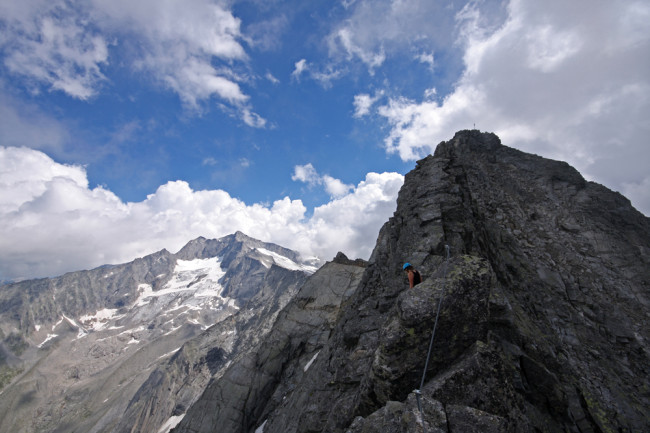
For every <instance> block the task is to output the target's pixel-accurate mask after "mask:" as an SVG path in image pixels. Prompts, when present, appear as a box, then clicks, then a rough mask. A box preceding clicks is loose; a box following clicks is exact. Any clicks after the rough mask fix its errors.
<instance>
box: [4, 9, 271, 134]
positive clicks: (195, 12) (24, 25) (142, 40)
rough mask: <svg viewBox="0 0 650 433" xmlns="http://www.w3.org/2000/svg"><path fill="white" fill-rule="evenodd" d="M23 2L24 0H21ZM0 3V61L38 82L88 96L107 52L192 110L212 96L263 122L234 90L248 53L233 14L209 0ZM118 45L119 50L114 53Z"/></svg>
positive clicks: (36, 85)
mask: <svg viewBox="0 0 650 433" xmlns="http://www.w3.org/2000/svg"><path fill="white" fill-rule="evenodd" d="M23 3H24V2H23ZM30 4H31V6H26V5H23V4H18V3H8V2H4V4H3V5H2V9H0V10H1V11H2V12H3V14H2V15H0V16H2V18H0V22H1V23H2V24H4V26H5V29H6V30H7V32H6V33H7V36H5V37H3V38H1V39H0V45H1V46H2V47H3V49H4V50H5V52H6V57H5V65H6V66H7V67H8V69H9V70H10V71H11V72H12V73H14V74H15V75H18V76H24V77H26V78H27V79H28V81H27V83H28V84H29V85H31V87H32V88H33V90H34V91H38V89H39V87H40V86H45V87H48V88H50V89H52V90H60V91H62V92H64V93H66V94H68V95H69V96H72V97H75V98H79V99H88V98H90V97H92V96H94V95H96V94H97V93H98V91H99V90H100V88H101V85H102V83H103V82H104V81H106V78H105V76H104V74H103V73H102V68H103V67H105V66H106V65H107V64H108V63H109V60H110V58H118V59H119V61H120V62H126V63H127V64H128V65H130V66H131V67H133V68H134V69H135V70H138V71H139V72H145V73H147V74H149V76H150V77H153V79H154V82H155V83H158V84H159V85H161V86H164V87H166V88H169V89H171V90H172V91H174V92H175V93H177V94H178V96H179V97H180V99H181V101H182V102H183V104H184V105H185V106H186V107H188V108H191V109H193V110H197V109H199V108H200V104H201V103H203V102H205V101H207V100H209V99H210V98H211V97H217V98H219V99H222V100H224V101H226V102H227V103H229V104H230V105H231V106H233V107H235V108H236V111H237V112H238V113H239V114H240V116H241V117H242V119H243V120H244V122H245V123H247V124H248V125H250V126H253V127H262V126H264V124H265V121H264V119H262V118H261V117H260V116H259V115H257V114H255V115H254V116H252V115H251V107H250V106H249V102H248V101H249V99H250V97H249V96H248V95H247V94H246V93H245V92H244V91H243V90H242V89H241V83H242V82H245V81H246V80H247V78H245V74H238V73H237V68H238V65H246V63H247V61H248V56H247V54H246V52H245V50H244V48H243V46H242V44H241V43H240V40H243V36H242V34H241V31H240V20H239V19H238V18H236V17H235V16H234V15H233V14H232V12H231V11H230V10H228V9H227V8H226V6H225V5H223V4H221V3H214V2H212V1H210V0H188V1H184V2H159V1H156V0H141V1H138V2H132V1H128V0H115V1H110V2H106V1H100V0H94V1H90V2H83V1H62V0H58V1H57V0H54V1H51V2H39V1H37V0H35V1H34V2H30ZM118 51H119V55H117V53H118Z"/></svg>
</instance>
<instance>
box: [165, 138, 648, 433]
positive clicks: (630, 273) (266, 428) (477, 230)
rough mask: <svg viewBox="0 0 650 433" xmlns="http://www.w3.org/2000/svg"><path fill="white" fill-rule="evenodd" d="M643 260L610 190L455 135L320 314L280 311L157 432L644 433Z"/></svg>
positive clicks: (635, 224) (413, 178)
mask: <svg viewBox="0 0 650 433" xmlns="http://www.w3.org/2000/svg"><path fill="white" fill-rule="evenodd" d="M445 246H449V248H450V251H451V256H450V257H449V258H448V257H447V256H446V254H445V251H446V250H445ZM649 248H650V220H649V219H648V218H647V217H645V216H643V215H642V214H641V213H639V212H638V211H636V210H635V209H634V208H633V207H632V206H631V205H630V203H629V201H628V200H627V199H625V198H624V197H623V196H621V195H620V194H618V193H615V192H612V191H610V190H608V189H606V188H604V187H603V186H601V185H598V184H595V183H592V182H587V181H585V180H584V178H583V177H582V176H581V175H580V174H579V173H578V172H577V171H576V170H575V169H573V168H572V167H570V166H569V165H568V164H566V163H564V162H558V161H552V160H548V159H544V158H541V157H538V156H535V155H530V154H526V153H524V152H520V151H518V150H515V149H512V148H509V147H507V146H504V145H502V144H501V142H500V140H499V138H498V137H497V136H496V135H494V134H489V133H481V132H479V131H476V130H474V131H461V132H459V133H457V134H456V135H455V136H454V138H453V139H451V140H449V141H447V142H442V143H440V144H439V145H438V147H437V150H436V152H435V154H434V155H432V156H429V157H427V158H425V159H423V160H421V161H418V164H417V166H416V168H415V169H414V170H413V171H411V172H410V173H408V174H407V176H406V178H405V183H404V186H403V188H402V190H401V191H400V194H399V198H398V205H397V210H396V212H395V214H394V215H393V217H392V218H390V220H389V221H388V222H387V223H386V224H385V225H384V227H383V228H382V229H381V231H380V233H379V236H378V240H377V245H376V247H375V249H374V251H373V254H372V256H371V258H370V261H369V264H368V266H367V268H366V269H365V271H364V272H363V275H362V276H361V279H360V282H359V284H358V286H357V287H356V288H353V287H352V286H350V285H348V286H346V289H345V290H344V292H345V293H346V294H345V296H344V297H343V300H342V302H341V304H340V310H339V311H338V312H337V314H336V318H335V319H334V320H332V319H333V317H332V316H330V317H329V318H328V320H327V326H326V327H324V325H325V322H321V323H320V324H319V325H318V326H316V327H315V328H313V329H312V328H311V326H304V327H300V326H298V327H296V326H294V325H292V323H303V321H301V320H296V319H294V318H292V317H299V315H297V313H292V314H289V312H288V310H287V312H286V313H285V312H284V311H283V312H282V313H281V314H280V315H279V316H278V320H277V321H276V323H275V325H274V327H273V329H272V330H271V332H270V333H269V335H277V336H278V337H277V338H270V339H268V340H266V341H265V344H263V345H261V346H260V347H258V348H252V351H251V352H250V353H249V354H247V355H246V356H244V357H243V358H242V361H241V364H233V365H231V366H230V367H229V368H228V369H227V370H225V372H224V374H223V376H222V377H220V378H215V379H214V380H213V381H212V382H211V383H210V385H209V386H208V387H207V388H206V391H205V392H204V394H203V395H202V396H201V397H200V398H199V399H198V400H197V401H196V403H195V404H194V405H193V406H192V407H191V408H190V410H189V411H188V412H187V414H186V415H185V417H184V418H183V419H182V421H181V422H180V423H179V424H178V426H177V427H176V428H175V429H174V430H173V432H175V433H179V432H183V433H185V432H187V433H189V432H192V433H197V432H205V433H207V432H211V431H215V430H214V429H215V426H220V429H219V431H223V432H265V433H269V432H272V433H276V432H278V433H279V432H283V433H287V432H352V433H362V432H363V433H368V432H383V433H386V432H388V433H390V432H420V431H424V428H426V431H427V432H448V433H458V432H488V433H489V432H540V431H545V432H576V433H577V432H580V433H589V432H593V433H605V432H645V431H650V416H649V415H648V414H649V413H650V411H649V410H648V409H649V408H650V393H649V391H648V390H649V389H650V383H649V379H648V378H649V377H650V371H649V370H650V367H649V366H650V362H649V358H650V344H649V338H650V327H649V326H648V320H649V317H650V310H649V307H650V304H649V301H650V299H649V298H650V266H649V264H650V249H649ZM405 261H409V262H410V263H412V264H414V265H415V267H416V268H418V269H419V270H420V272H421V273H422V274H423V276H424V281H423V282H422V283H421V284H420V285H418V286H416V288H414V289H413V290H409V289H407V288H406V287H405V280H406V279H405V276H404V275H403V273H402V271H401V265H402V263H403V262H405ZM316 276H317V274H315V275H314V276H313V277H312V279H314V278H316ZM348 281H350V282H351V281H352V280H348ZM309 284H312V282H311V279H310V282H308V284H307V285H306V286H305V287H307V286H309ZM303 290H305V288H303ZM339 292H341V290H339ZM299 296H306V293H305V294H303V295H299ZM307 299H311V298H309V297H308V296H307ZM441 299H442V304H441V310H440V316H439V322H438V325H437V328H436V329H437V330H436V334H435V340H434V346H433V351H432V354H431V359H430V362H429V364H428V369H427V371H426V372H423V369H424V364H425V360H426V357H427V350H428V344H429V340H430V338H431V330H432V327H433V324H434V322H435V320H436V314H435V312H436V308H437V305H438V303H439V302H440V301H441ZM296 302H298V301H296ZM290 305H293V304H290ZM288 308H289V307H288ZM294 308H296V307H295V306H294ZM294 311H296V312H297V311H299V309H298V310H294ZM285 322H286V323H285ZM280 336H281V337H280ZM297 348H298V349H297ZM312 354H314V355H312ZM307 364H309V367H308V368H305V367H307ZM301 366H304V367H302V368H301ZM423 373H424V384H423V386H422V387H421V389H419V388H420V381H421V378H422V375H423ZM417 389H419V392H420V393H421V399H422V409H423V411H422V412H421V411H420V410H419V409H418V405H417V403H416V393H415V392H414V391H415V390H417ZM244 396H246V397H244ZM248 397H250V398H251V400H249V399H248Z"/></svg>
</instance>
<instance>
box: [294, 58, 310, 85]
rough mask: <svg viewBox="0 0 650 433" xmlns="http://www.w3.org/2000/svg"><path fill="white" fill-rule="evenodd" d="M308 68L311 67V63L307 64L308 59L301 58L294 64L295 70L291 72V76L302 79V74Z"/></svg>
mask: <svg viewBox="0 0 650 433" xmlns="http://www.w3.org/2000/svg"><path fill="white" fill-rule="evenodd" d="M307 69H309V65H308V64H307V60H306V59H300V60H298V61H297V62H296V63H295V64H294V69H293V72H292V73H291V77H292V78H293V79H295V80H300V76H301V75H302V73H303V72H305V71H306V70H307Z"/></svg>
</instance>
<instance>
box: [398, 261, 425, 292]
mask: <svg viewBox="0 0 650 433" xmlns="http://www.w3.org/2000/svg"><path fill="white" fill-rule="evenodd" d="M402 269H403V270H405V271H406V273H407V275H408V279H409V288H411V289H412V288H413V287H415V286H416V285H418V284H420V282H421V281H422V276H420V272H418V270H417V269H415V268H414V267H413V265H411V264H410V263H404V266H402Z"/></svg>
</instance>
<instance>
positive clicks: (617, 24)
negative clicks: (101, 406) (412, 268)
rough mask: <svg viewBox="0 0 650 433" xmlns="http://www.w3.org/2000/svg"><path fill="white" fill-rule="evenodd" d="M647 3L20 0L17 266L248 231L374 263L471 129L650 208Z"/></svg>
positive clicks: (13, 18) (4, 111) (6, 32)
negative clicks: (408, 192)
mask: <svg viewBox="0 0 650 433" xmlns="http://www.w3.org/2000/svg"><path fill="white" fill-rule="evenodd" d="M649 23H650V2H648V1H633V0H630V1H613V2H593V1H586V0H584V1H574V2H565V1H548V2H537V1H533V0H510V1H496V0H485V1H446V2H442V1H440V2H439V1H430V0H428V1H427V0H373V1H370V0H342V1H309V2H304V1H280V0H278V1H273V0H270V1H257V0H248V1H236V0H232V1H216V0H186V1H172V0H166V1H159V0H139V1H135V2H134V1H130V0H129V1H126V0H113V1H104V0H90V1H75V0H71V1H59V0H47V1H46V0H27V1H23V2H15V1H8V0H0V190H1V191H0V193H1V194H0V222H1V223H2V224H1V228H0V230H1V231H2V233H0V280H2V279H15V278H33V277H41V276H52V275H58V274H61V273H63V272H67V271H71V270H76V269H86V268H91V267H94V266H99V265H102V264H106V263H119V262H124V261H128V260H131V259H133V258H135V257H138V256H142V255H144V254H148V253H151V252H154V251H157V250H159V249H162V248H167V249H168V250H170V251H172V252H175V251H176V250H178V249H179V248H180V247H182V246H183V245H184V244H185V243H186V242H187V241H189V240H190V239H192V238H195V237H197V236H205V237H220V236H224V235H226V234H229V233H232V232H234V231H236V230H242V231H244V232H246V233H248V234H249V235H251V236H253V237H256V238H259V239H262V240H265V241H271V242H276V243H279V244H281V245H283V246H286V247H289V248H293V249H296V250H298V251H300V252H301V253H302V254H303V255H304V256H318V257H320V258H322V259H325V260H328V259H331V258H332V257H333V256H334V255H335V254H336V252H337V251H343V252H345V253H346V254H348V255H349V256H351V257H363V258H368V256H369V254H370V252H371V249H372V248H373V246H374V243H375V241H376V236H377V233H378V230H379V228H380V227H381V225H382V224H383V223H384V222H385V221H386V220H387V219H388V217H390V215H391V214H392V212H393V211H394V209H395V199H396V196H397V192H398V191H399V187H400V186H401V183H402V179H403V175H404V174H405V173H406V172H408V171H409V170H410V169H412V168H413V167H414V165H415V161H416V160H417V159H419V158H421V157H423V156H425V155H426V154H428V153H431V152H433V150H434V149H435V146H436V144H437V143H439V142H440V141H442V140H447V139H450V138H451V137H452V136H453V134H454V132H456V131H457V130H460V129H470V128H472V127H474V125H475V126H476V128H477V129H481V130H484V131H491V132H495V133H497V134H498V135H499V136H500V137H501V139H502V142H503V143H504V144H506V145H508V146H511V147H516V148H519V149H521V150H524V151H527V152H532V153H536V154H539V155H542V156H545V157H549V158H554V159H561V160H565V161H568V162H569V163H570V164H572V165H573V166H575V167H576V168H577V169H578V170H580V171H581V173H582V174H583V175H584V176H585V177H587V178H588V179H589V180H594V181H596V182H599V183H602V184H604V185H605V186H607V187H609V188H611V189H614V190H616V191H619V192H621V193H623V194H624V195H626V196H627V197H628V198H629V199H630V200H631V201H632V203H633V204H634V205H635V207H637V209H639V210H640V211H642V212H644V213H645V214H646V215H647V214H648V213H649V212H650V192H649V191H650V170H648V168H647V167H648V161H650V158H649V156H650V155H649V153H650V148H649V146H648V142H647V137H648V136H649V134H648V133H649V132H650V131H648V129H649V122H648V120H647V119H648V118H650V116H649V115H650V109H649V107H650V24H649Z"/></svg>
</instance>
